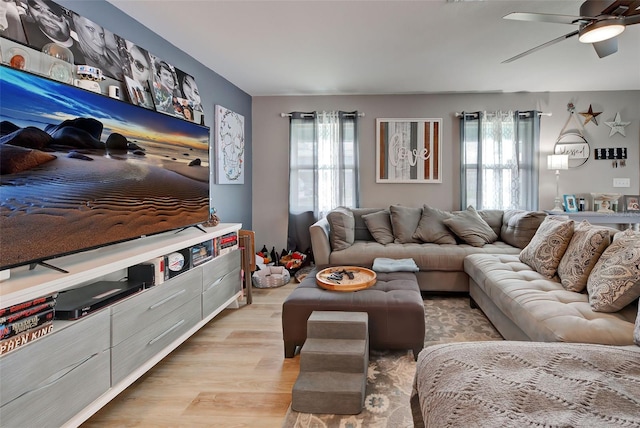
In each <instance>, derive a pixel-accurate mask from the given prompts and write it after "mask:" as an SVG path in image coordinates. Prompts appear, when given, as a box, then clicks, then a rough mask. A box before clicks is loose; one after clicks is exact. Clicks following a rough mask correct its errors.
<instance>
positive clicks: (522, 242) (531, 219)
mask: <svg viewBox="0 0 640 428" xmlns="http://www.w3.org/2000/svg"><path fill="white" fill-rule="evenodd" d="M545 217H547V213H545V212H544V211H524V210H505V211H504V214H503V215H502V226H501V228H500V239H501V240H502V241H504V242H506V243H507V244H509V245H513V246H514V247H518V248H524V247H526V246H527V245H528V244H529V242H531V239H532V238H533V235H535V234H536V230H538V227H540V225H541V224H542V222H543V221H544V219H545Z"/></svg>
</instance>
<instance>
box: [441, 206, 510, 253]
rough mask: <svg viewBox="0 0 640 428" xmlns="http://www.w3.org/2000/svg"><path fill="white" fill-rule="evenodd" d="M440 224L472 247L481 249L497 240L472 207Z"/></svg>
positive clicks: (496, 236) (489, 227)
mask: <svg viewBox="0 0 640 428" xmlns="http://www.w3.org/2000/svg"><path fill="white" fill-rule="evenodd" d="M442 223H444V224H445V225H446V226H448V227H449V229H451V230H452V231H453V233H455V234H456V236H457V237H458V238H460V239H462V240H463V241H464V242H466V243H467V244H469V245H473V246H474V247H482V246H483V245H485V244H490V243H492V242H495V241H497V240H498V235H496V233H495V232H494V231H493V229H491V226H489V225H488V224H487V222H486V221H484V220H483V219H482V217H480V215H479V214H478V212H477V211H476V210H475V208H473V207H472V206H469V207H468V208H467V210H466V211H461V212H459V213H457V214H455V215H453V216H451V218H447V219H444V220H442Z"/></svg>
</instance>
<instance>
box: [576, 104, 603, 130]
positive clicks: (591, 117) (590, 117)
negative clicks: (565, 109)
mask: <svg viewBox="0 0 640 428" xmlns="http://www.w3.org/2000/svg"><path fill="white" fill-rule="evenodd" d="M601 114H602V112H601V111H598V112H595V113H594V111H593V108H591V104H589V111H585V112H581V113H580V116H584V124H585V125H586V124H587V123H589V122H591V121H593V123H595V124H596V126H598V121H597V120H596V117H598V116H599V115H601Z"/></svg>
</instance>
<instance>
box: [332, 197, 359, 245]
mask: <svg viewBox="0 0 640 428" xmlns="http://www.w3.org/2000/svg"><path fill="white" fill-rule="evenodd" d="M327 221H328V222H329V226H330V231H329V242H330V243H331V249H333V251H340V250H344V249H345V248H349V247H350V246H351V245H353V242H354V240H355V220H354V217H353V212H352V211H351V210H350V209H349V208H345V207H338V208H335V209H333V210H331V211H330V212H329V214H327Z"/></svg>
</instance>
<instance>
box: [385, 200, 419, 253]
mask: <svg viewBox="0 0 640 428" xmlns="http://www.w3.org/2000/svg"><path fill="white" fill-rule="evenodd" d="M389 212H390V213H391V226H392V227H393V236H394V238H395V242H396V243H399V244H408V243H411V242H414V243H420V240H418V239H415V238H414V237H413V233H414V232H415V230H416V228H417V227H418V223H419V222H420V218H421V217H422V207H419V208H414V207H405V206H402V205H391V206H390V207H389Z"/></svg>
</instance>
